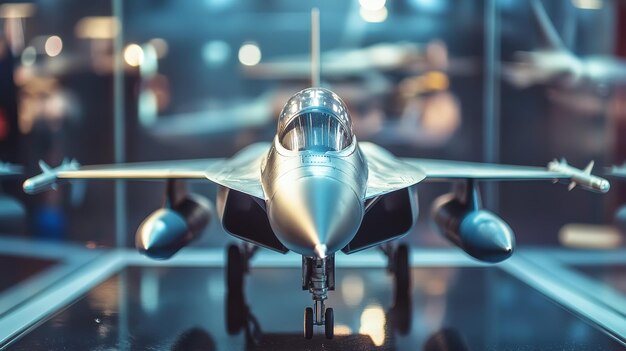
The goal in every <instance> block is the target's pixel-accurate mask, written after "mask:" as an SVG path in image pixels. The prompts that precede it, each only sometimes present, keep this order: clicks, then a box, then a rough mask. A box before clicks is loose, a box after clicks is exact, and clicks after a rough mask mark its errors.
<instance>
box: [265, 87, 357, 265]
mask: <svg viewBox="0 0 626 351" xmlns="http://www.w3.org/2000/svg"><path fill="white" fill-rule="evenodd" d="M302 116H308V119H306V118H305V119H300V120H299V118H302ZM315 116H317V117H315ZM320 116H321V117H320ZM320 121H322V122H323V123H326V124H324V125H323V126H322V127H320V124H318V123H322V122H320ZM343 132H347V133H349V134H342V133H343ZM346 135H349V136H348V137H346ZM320 139H324V140H325V141H326V143H324V142H320ZM285 145H287V146H285ZM319 146H328V147H327V148H326V149H324V148H322V149H320V148H319ZM367 176H368V167H367V163H366V160H365V158H364V156H363V153H362V152H361V150H360V149H359V147H358V144H357V141H356V137H354V134H353V133H352V124H351V120H350V116H349V114H348V111H347V108H346V106H345V104H344V103H343V102H342V101H341V99H340V98H339V97H338V96H337V95H336V94H334V93H332V92H331V91H329V90H326V89H321V88H310V89H305V90H303V91H301V92H299V93H298V94H296V95H294V96H293V97H292V98H291V99H290V100H289V101H288V102H287V104H286V105H285V107H284V109H283V111H282V113H281V115H280V117H279V123H278V131H277V133H276V137H274V140H273V142H272V146H271V147H270V150H269V152H268V153H267V158H266V159H265V160H264V162H263V163H262V164H261V182H262V186H263V192H264V194H265V201H266V211H267V216H268V219H269V222H270V225H271V227H272V230H273V232H274V233H275V235H276V237H277V238H278V240H279V241H280V242H281V243H282V244H283V245H284V246H285V247H286V248H288V249H289V250H291V251H294V252H296V253H299V254H301V255H304V256H318V257H324V256H326V255H329V254H332V253H334V252H336V251H338V250H340V249H342V248H343V247H344V246H346V245H347V244H348V243H349V242H350V240H352V238H354V236H355V234H356V233H357V231H358V229H359V226H360V225H361V221H362V220H363V215H364V213H365V206H364V199H365V193H366V186H367Z"/></svg>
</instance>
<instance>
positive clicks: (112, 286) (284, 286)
mask: <svg viewBox="0 0 626 351" xmlns="http://www.w3.org/2000/svg"><path fill="white" fill-rule="evenodd" d="M222 251H223V250H219V249H207V250H202V249H186V250H183V251H182V252H180V253H179V255H177V256H176V257H175V258H174V259H173V260H171V261H165V262H155V261H150V260H147V259H144V258H142V257H140V256H138V255H137V254H135V253H134V252H132V251H126V250H124V251H113V252H104V253H95V252H94V257H93V259H92V260H91V261H90V262H89V263H87V264H82V267H80V269H78V271H77V272H75V274H72V275H69V276H66V277H64V278H63V279H61V280H60V281H59V282H58V283H57V284H54V285H53V286H51V287H49V288H48V289H45V290H44V291H43V292H42V293H41V294H38V295H37V296H35V297H33V298H32V299H29V300H28V301H26V302H25V303H23V304H22V306H21V307H18V308H15V309H13V310H12V311H11V313H8V314H6V315H5V316H3V318H2V319H0V331H2V332H3V333H4V334H5V335H2V337H3V339H2V340H3V344H4V347H5V348H6V349H8V350H36V349H49V350H64V349H68V350H110V349H116V350H118V349H119V350H294V349H306V350H339V349H341V350H344V349H350V350H570V349H571V350H623V349H624V341H625V336H626V330H625V328H626V315H625V314H624V311H623V310H621V309H620V308H622V309H623V307H624V306H626V305H622V303H623V301H624V293H623V292H620V289H619V286H617V287H614V286H611V285H610V284H609V285H607V284H606V283H605V282H604V279H605V278H604V277H605V275H604V273H603V274H600V275H598V274H594V273H593V269H595V270H596V272H598V271H599V270H602V269H603V268H606V267H611V269H604V270H603V272H605V273H606V272H611V273H607V274H613V273H612V272H613V271H614V270H615V271H617V272H618V274H619V272H622V273H621V274H622V275H621V276H623V271H624V269H623V267H624V263H625V260H626V258H625V255H624V252H610V253H595V254H594V253H580V255H579V256H580V257H576V254H574V256H572V254H570V253H568V252H563V251H554V250H529V251H526V252H524V251H522V250H520V253H518V254H517V255H515V256H514V258H513V259H511V260H509V261H508V262H507V263H505V264H502V265H498V266H485V265H482V264H479V263H476V262H475V261H472V260H470V259H468V258H466V257H465V256H464V255H463V254H462V253H461V252H460V251H458V250H453V249H450V250H441V249H439V250H426V249H415V250H413V252H412V262H413V269H412V293H411V296H410V298H409V299H408V300H407V299H405V298H401V297H398V296H394V295H395V294H394V292H393V284H392V279H391V277H390V276H389V275H388V274H387V272H386V269H385V267H384V263H385V261H384V259H383V256H382V255H381V254H379V253H378V252H377V251H375V250H373V251H370V252H366V253H363V254H357V255H352V256H344V255H340V256H338V257H337V261H336V262H337V290H336V291H334V292H331V294H330V299H329V302H328V304H329V306H332V307H333V308H334V309H335V323H336V325H335V333H336V337H335V339H333V340H326V339H325V338H324V336H323V331H322V330H318V331H316V332H318V333H320V334H316V335H315V336H314V338H313V339H312V340H305V339H303V337H302V330H301V329H302V312H303V309H304V307H305V306H309V305H310V303H311V300H310V296H309V294H308V293H307V292H304V291H302V290H300V281H301V275H300V274H301V273H300V268H299V265H300V260H299V257H297V256H295V255H286V256H282V255H275V254H272V253H269V252H259V255H258V256H257V257H255V259H254V260H253V264H252V269H251V274H250V275H248V276H247V277H246V288H245V294H244V296H229V295H228V294H227V292H226V289H225V287H224V274H223V267H222V265H223V263H222V262H223V253H222ZM594 255H595V256H594ZM581 257H587V261H589V262H591V263H589V262H587V264H585V263H584V262H582V261H581ZM594 259H595V261H594ZM570 261H573V262H576V264H577V267H575V268H572V267H570V263H571V262H570ZM594 262H595V263H594ZM579 266H582V267H583V268H582V269H581V268H579ZM616 267H622V268H616ZM587 270H591V272H592V273H590V274H587ZM44 273H45V272H44ZM44 273H40V274H39V275H41V274H44ZM35 278H36V277H35ZM572 279H574V282H573V284H572ZM576 279H580V280H579V281H577V280H576ZM609 279H610V278H609ZM561 280H563V281H561ZM565 280H567V281H569V282H570V283H567V282H566V281H565ZM618 280H619V279H618ZM611 281H612V280H611ZM588 284H595V286H589V285H588ZM598 294H600V295H602V294H605V295H602V296H598ZM606 294H608V295H606ZM611 294H613V295H611ZM61 296H62V297H63V298H56V297H61ZM594 296H595V297H594ZM609 297H610V298H609ZM611 299H612V300H611ZM29 311H30V312H31V313H27V312H29ZM35 311H36V313H35ZM227 313H230V314H231V315H230V317H231V319H237V318H239V319H241V320H242V321H244V323H245V325H246V327H244V328H242V330H241V331H240V332H239V333H238V334H236V335H229V334H228V333H227V332H226V324H225V321H226V318H225V317H226V314H227ZM9 323H10V325H11V326H12V328H8V326H9ZM5 327H7V328H5ZM20 327H21V328H20ZM9 329H11V330H12V331H13V333H10V335H9V333H8V332H9V331H11V330H9Z"/></svg>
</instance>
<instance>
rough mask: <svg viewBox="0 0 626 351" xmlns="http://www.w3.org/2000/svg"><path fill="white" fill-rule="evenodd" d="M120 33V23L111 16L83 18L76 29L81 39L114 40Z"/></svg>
mask: <svg viewBox="0 0 626 351" xmlns="http://www.w3.org/2000/svg"><path fill="white" fill-rule="evenodd" d="M119 31H120V21H119V20H118V19H117V18H115V17H111V16H96V17H83V18H81V19H80V20H79V21H78V23H76V26H75V27H74V33H75V34H76V36H77V37H78V38H81V39H113V38H115V37H117V34H118V33H119Z"/></svg>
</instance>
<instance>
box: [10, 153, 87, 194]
mask: <svg viewBox="0 0 626 351" xmlns="http://www.w3.org/2000/svg"><path fill="white" fill-rule="evenodd" d="M79 167H80V164H79V163H78V162H77V161H76V160H75V159H71V160H69V159H65V160H63V162H62V163H61V165H60V166H58V167H56V168H52V167H50V166H49V165H48V164H46V163H45V162H44V161H39V168H41V174H39V175H36V176H34V177H31V178H29V179H26V180H25V181H24V184H23V185H22V188H23V189H24V192H25V193H27V194H37V193H40V192H42V191H45V190H48V189H53V190H57V188H58V186H59V178H58V175H59V173H60V172H63V171H72V170H77V169H78V168H79Z"/></svg>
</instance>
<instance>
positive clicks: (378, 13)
mask: <svg viewBox="0 0 626 351" xmlns="http://www.w3.org/2000/svg"><path fill="white" fill-rule="evenodd" d="M359 14H360V15H361V18H362V19H363V20H364V21H365V22H370V23H380V22H384V21H385V20H386V19H387V14H388V13H387V8H386V7H384V6H383V7H382V8H380V9H378V10H374V11H372V10H368V9H366V8H365V7H361V8H360V9H359Z"/></svg>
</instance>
